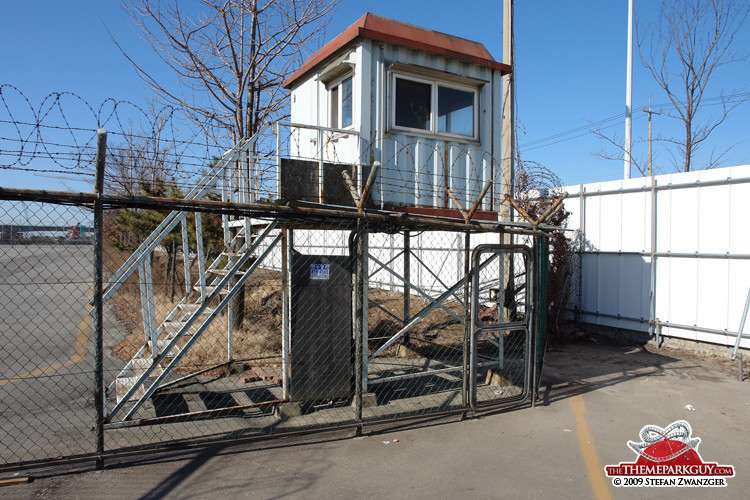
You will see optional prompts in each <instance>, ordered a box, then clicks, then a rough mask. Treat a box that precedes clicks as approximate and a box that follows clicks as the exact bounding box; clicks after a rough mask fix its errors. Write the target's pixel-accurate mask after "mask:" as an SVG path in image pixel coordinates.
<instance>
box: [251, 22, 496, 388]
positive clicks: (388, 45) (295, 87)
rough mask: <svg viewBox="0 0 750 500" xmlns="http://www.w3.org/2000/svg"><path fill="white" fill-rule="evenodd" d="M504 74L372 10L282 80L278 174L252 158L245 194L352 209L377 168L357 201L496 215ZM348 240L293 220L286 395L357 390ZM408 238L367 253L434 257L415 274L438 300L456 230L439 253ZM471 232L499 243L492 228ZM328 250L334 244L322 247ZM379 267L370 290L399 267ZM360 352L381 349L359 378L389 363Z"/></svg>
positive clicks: (482, 58) (444, 237)
mask: <svg viewBox="0 0 750 500" xmlns="http://www.w3.org/2000/svg"><path fill="white" fill-rule="evenodd" d="M510 70H511V68H510V66H508V65H505V64H502V63H499V62H497V61H495V60H494V59H493V57H492V56H491V54H490V53H489V51H488V50H487V49H486V48H485V47H484V46H483V45H482V44H480V43H477V42H473V41H470V40H466V39H462V38H459V37H456V36H452V35H448V34H445V33H439V32H435V31H432V30H428V29H425V28H421V27H417V26H413V25H409V24H405V23H402V22H399V21H395V20H392V19H386V18H383V17H380V16H377V15H374V14H371V13H367V14H365V15H364V16H362V17H361V18H360V19H358V20H357V21H356V22H355V23H354V24H352V25H351V26H350V27H348V28H347V29H346V30H344V31H343V32H342V33H340V34H339V35H337V36H336V37H334V38H333V39H332V40H331V41H330V42H329V43H327V44H326V45H325V46H323V47H322V48H321V49H320V50H318V51H317V52H315V53H314V54H313V55H312V56H310V57H309V58H308V59H307V60H306V61H305V62H304V63H303V64H302V66H301V67H300V68H299V70H298V71H296V72H295V73H294V74H293V75H292V76H291V77H289V78H288V79H287V80H286V81H285V82H284V87H285V88H286V89H288V90H289V91H290V93H291V99H290V102H291V110H290V111H291V113H290V121H289V122H288V123H285V122H279V123H276V124H275V126H274V135H275V136H276V139H275V141H276V154H275V156H276V174H275V176H268V175H266V177H263V175H264V172H266V171H267V170H268V169H263V168H258V167H256V169H255V171H254V172H255V179H256V180H255V181H253V182H251V189H256V190H257V191H256V193H255V194H254V196H252V197H253V198H254V199H256V200H259V199H265V195H264V193H266V194H270V196H269V197H270V198H271V199H274V200H277V201H280V202H282V203H294V204H301V205H308V206H320V205H325V206H327V207H331V206H334V207H352V206H357V205H358V198H359V196H361V195H362V193H363V192H364V191H365V184H366V182H367V180H368V178H369V177H370V175H371V173H372V170H373V169H377V172H376V176H375V177H374V178H375V182H374V184H373V185H372V186H371V193H370V195H369V197H368V198H367V200H365V201H366V203H363V207H365V208H370V209H381V210H386V211H389V212H405V213H409V214H415V215H427V216H439V217H452V218H457V219H461V220H463V219H464V215H465V214H466V211H467V209H468V208H470V207H472V206H475V211H474V212H473V213H472V215H471V218H472V219H474V220H477V219H479V220H487V221H498V220H499V217H500V216H499V214H500V213H501V203H502V202H503V201H504V196H505V195H506V194H508V193H509V192H510V188H511V186H510V180H509V179H510V174H509V172H503V171H502V166H501V162H500V158H501V129H502V127H501V120H502V78H503V76H504V75H507V74H509V73H510ZM269 186H273V188H271V189H269ZM264 187H265V189H267V191H262V189H263V188H264ZM333 233H340V234H339V235H336V234H333ZM347 235H348V232H346V231H336V230H330V229H329V230H326V231H318V230H315V229H295V230H294V238H293V239H291V240H290V241H293V242H294V243H293V244H292V243H290V247H292V248H293V249H292V251H291V252H290V254H289V258H290V260H291V263H290V266H289V269H290V270H289V272H290V282H291V304H290V308H291V318H290V330H291V331H290V333H289V345H288V353H289V362H288V363H287V364H286V365H285V369H284V371H285V374H286V375H287V377H286V380H288V382H289V385H288V388H287V390H285V393H286V394H288V396H289V398H290V399H291V400H292V401H297V402H304V401H321V400H331V399H337V398H344V397H348V396H351V395H352V394H353V392H352V391H353V387H354V385H355V383H354V375H355V372H356V370H355V369H354V357H355V353H356V346H355V345H354V341H353V338H354V334H353V327H352V324H353V317H352V272H353V269H352V266H351V261H352V256H351V255H349V249H348V248H347V246H346V245H345V244H343V242H344V241H346V236H347ZM411 239H412V237H411V236H410V235H409V233H408V231H407V232H406V234H405V237H404V239H402V240H401V239H400V240H398V241H396V240H394V238H393V235H381V234H375V233H373V234H370V235H369V253H370V258H371V259H372V258H374V259H378V260H380V261H382V262H390V261H389V259H391V260H392V256H393V255H394V254H396V253H398V252H403V253H404V255H407V257H408V256H409V255H413V256H414V261H423V262H429V261H440V262H442V264H441V265H440V266H438V268H437V270H438V272H437V275H435V276H431V275H429V274H428V273H419V272H415V273H414V274H413V275H412V277H411V278H409V280H410V282H411V284H413V285H415V286H416V287H418V288H421V289H423V290H426V295H430V294H432V295H435V296H437V295H439V294H440V293H442V292H443V290H440V288H441V287H442V285H443V284H445V283H452V282H454V281H455V277H456V276H459V275H462V273H463V271H464V269H463V266H464V264H463V262H462V261H461V259H460V258H459V259H456V258H453V257H452V256H451V255H452V254H451V252H454V251H455V248H454V242H456V243H455V244H457V245H459V246H461V245H463V237H462V236H461V237H460V238H459V239H458V240H456V233H445V234H441V235H437V236H436V238H435V240H437V241H442V242H443V244H444V248H439V247H436V245H434V244H432V243H428V242H427V241H426V239H424V243H422V240H421V239H417V238H413V239H414V240H415V241H414V242H412V241H411ZM326 240H327V241H329V243H327V244H321V243H320V242H321V241H326ZM335 240H338V241H339V242H340V244H339V246H340V248H338V249H337V248H336V244H335V243H333V244H332V243H331V241H335ZM473 241H474V243H473V245H479V244H483V243H492V242H495V243H496V242H497V236H495V237H494V239H493V238H492V236H488V237H477V238H475V239H474V240H473ZM324 247H328V248H329V249H328V250H326V251H325V252H321V249H322V248H324ZM427 247H429V249H427ZM466 250H468V249H463V251H466ZM373 266H375V264H373ZM408 266H409V264H408V262H407V263H406V264H403V265H402V267H401V269H405V268H406V267H408ZM377 267H378V268H379V270H376V271H375V272H373V273H372V274H371V275H369V276H368V278H367V281H366V282H365V284H364V285H363V286H364V287H365V289H367V288H368V287H372V288H375V289H377V288H380V289H386V288H390V289H392V288H393V273H390V274H389V271H388V269H387V267H388V266H377ZM500 272H502V271H500ZM497 279H498V280H499V281H502V280H503V278H502V276H497ZM368 349H369V352H372V351H376V350H377V345H375V344H373V345H369V346H368V345H367V342H366V341H365V345H364V346H363V347H362V351H363V352H362V353H361V354H362V358H363V359H365V360H368V359H370V358H372V363H368V362H367V361H365V367H364V370H363V379H364V385H366V384H367V380H368V374H369V375H372V374H373V373H375V372H377V371H378V368H377V367H378V366H379V363H381V364H383V362H382V358H381V357H379V356H374V357H373V356H369V355H368ZM384 366H385V365H384ZM391 368H392V367H391ZM391 368H383V370H387V371H389V373H390V371H392V370H391ZM405 369H406V370H407V371H408V370H411V368H405ZM383 373H385V372H383Z"/></svg>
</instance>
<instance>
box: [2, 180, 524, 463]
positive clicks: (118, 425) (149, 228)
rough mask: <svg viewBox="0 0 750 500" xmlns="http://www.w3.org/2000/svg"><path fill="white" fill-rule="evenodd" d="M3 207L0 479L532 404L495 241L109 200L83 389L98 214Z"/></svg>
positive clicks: (18, 195)
mask: <svg viewBox="0 0 750 500" xmlns="http://www.w3.org/2000/svg"><path fill="white" fill-rule="evenodd" d="M11 191H12V190H3V191H2V193H0V198H2V201H0V212H1V213H0V220H1V221H2V224H0V225H1V226H2V235H1V239H0V260H2V263H3V265H2V271H1V273H0V318H2V319H1V320H0V321H2V325H3V328H2V333H1V335H2V336H3V342H2V345H1V346H0V361H1V364H2V374H1V375H0V376H1V377H2V379H1V380H0V393H1V394H0V396H1V398H0V426H2V429H3V431H4V433H5V435H6V438H5V439H3V441H2V445H1V446H0V458H1V460H2V463H3V464H4V465H2V467H4V468H12V467H23V466H28V465H29V464H36V463H46V462H50V461H54V460H56V459H57V460H61V459H62V460H65V459H70V458H75V457H78V458H80V457H92V458H96V457H102V456H107V455H108V454H116V453H118V452H123V451H128V450H134V449H149V448H158V447H163V446H179V445H180V444H191V445H193V444H196V443H198V442H212V441H214V442H215V441H216V440H219V439H221V440H226V439H244V438H255V437H259V436H269V435H274V434H284V433H288V432H291V431H300V430H306V429H320V428H325V427H343V426H352V427H358V426H361V425H364V424H366V423H368V422H376V421H378V422H381V421H384V420H389V419H400V418H404V417H411V416H420V415H432V414H437V413H440V412H451V411H456V412H461V411H469V410H471V409H482V408H485V407H497V406H502V405H505V404H519V403H523V402H528V401H529V400H530V398H531V392H530V387H531V366H532V361H533V360H532V356H531V355H530V353H531V352H532V341H533V335H532V333H533V330H532V328H533V327H532V324H531V319H532V317H533V314H532V306H531V303H532V301H531V295H532V294H531V290H532V283H531V281H530V278H529V276H530V274H529V272H530V270H531V266H532V261H533V257H532V253H531V250H530V249H529V248H527V247H523V248H521V247H518V248H517V249H513V250H506V251H504V252H505V253H503V252H500V251H499V250H498V244H499V243H500V242H501V239H502V235H501V234H500V233H499V232H498V228H497V227H496V226H492V228H494V229H492V228H491V227H490V226H491V225H486V226H482V227H480V226H474V227H473V226H472V225H466V224H461V223H457V222H446V221H441V220H439V219H434V221H435V222H434V223H431V222H430V221H429V220H428V221H425V219H424V218H422V219H418V220H410V219H409V218H400V219H399V220H398V221H397V222H395V223H394V221H393V220H391V219H392V218H391V217H389V216H385V215H382V214H380V215H368V216H367V218H362V217H359V216H356V211H354V212H352V213H353V214H355V216H352V217H348V218H347V217H343V216H338V217H332V216H331V215H330V214H323V213H322V212H321V214H317V215H315V214H311V213H310V212H309V211H307V212H306V213H304V214H288V213H269V211H268V210H260V209H258V208H257V206H256V209H255V210H254V211H248V212H244V213H239V212H238V208H237V206H236V205H234V204H222V203H221V202H205V203H192V204H191V206H190V207H189V209H186V207H184V206H182V207H181V209H180V210H174V211H172V212H170V208H175V207H179V206H180V205H179V204H180V200H172V201H171V203H173V204H174V205H175V206H174V207H169V206H163V205H164V203H165V201H164V199H150V200H149V199H146V198H137V199H136V198H128V199H125V198H117V197H110V198H108V199H104V201H103V206H104V207H105V208H104V209H103V210H102V212H101V220H102V229H103V239H102V242H101V243H102V252H101V257H102V275H103V276H102V278H103V289H102V293H101V299H102V323H101V332H102V333H101V335H102V339H101V340H102V350H101V377H102V380H103V381H102V382H101V386H99V387H97V380H98V379H97V368H98V366H97V363H96V359H97V356H96V354H97V353H96V345H97V342H96V335H97V331H98V329H97V328H95V324H94V322H93V319H92V317H93V312H92V311H93V308H92V304H94V303H96V300H95V299H96V297H95V295H94V290H95V283H96V276H95V272H94V269H95V266H94V263H95V262H94V261H95V257H96V255H95V251H94V248H95V245H94V232H93V231H92V229H93V227H94V226H95V215H94V211H93V210H92V208H93V207H94V204H95V202H96V200H97V199H98V198H97V197H96V196H94V195H80V194H78V195H74V194H70V195H69V196H67V195H65V194H64V193H63V194H61V193H57V194H56V195H55V196H51V197H48V198H45V194H44V193H43V192H21V191H18V190H17V191H14V192H13V193H11ZM11 194H12V195H11ZM99 199H100V198H99ZM123 200H127V203H125V202H123ZM170 217H171V219H170ZM225 218H226V219H227V222H228V223H227V224H225V223H224V222H225ZM170 220H173V222H174V223H173V224H172V225H171V226H170V224H168V222H169V221H170ZM162 226H163V227H162ZM160 227H162V231H161V232H162V233H163V234H162V237H160V239H158V241H157V239H155V237H154V236H153V234H154V229H156V230H157V231H156V232H157V233H158V232H159V228H160ZM227 227H228V228H229V233H230V234H228V235H227V234H225V231H226V228H227ZM491 229H492V230H491ZM245 234H248V235H250V236H249V238H247V241H246V242H245V241H244V240H245V238H244V235H245ZM477 248H479V249H480V250H481V249H482V248H484V249H485V250H484V253H482V251H480V250H477ZM472 252H474V255H475V259H477V260H475V261H474V262H472ZM477 252H479V253H477ZM477 256H478V257H477ZM472 268H474V269H476V272H472ZM100 391H101V392H100ZM97 393H100V394H102V395H103V398H102V401H101V403H99V404H100V405H101V408H97V404H98V403H97V401H96V399H97V398H96V397H95V395H96V394H97ZM472 402H475V403H476V404H473V403H472ZM98 415H100V416H98ZM97 430H100V431H101V434H97ZM97 436H98V437H97Z"/></svg>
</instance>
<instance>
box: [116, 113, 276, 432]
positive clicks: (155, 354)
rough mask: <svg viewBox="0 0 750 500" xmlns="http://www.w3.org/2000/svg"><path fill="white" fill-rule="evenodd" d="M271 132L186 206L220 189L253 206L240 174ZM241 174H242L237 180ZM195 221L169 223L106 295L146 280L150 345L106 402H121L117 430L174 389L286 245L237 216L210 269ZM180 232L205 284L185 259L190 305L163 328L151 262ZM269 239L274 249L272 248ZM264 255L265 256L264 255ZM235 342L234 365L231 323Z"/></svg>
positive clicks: (209, 177)
mask: <svg viewBox="0 0 750 500" xmlns="http://www.w3.org/2000/svg"><path fill="white" fill-rule="evenodd" d="M266 129H267V127H263V128H262V129H261V130H260V131H259V132H258V133H257V134H256V135H255V136H254V137H253V138H251V139H250V140H247V141H245V142H242V143H239V144H237V145H236V146H234V147H233V148H232V149H230V150H229V151H227V152H226V153H225V154H224V155H222V157H221V158H220V159H219V160H218V161H217V163H216V165H215V166H214V167H213V168H212V169H211V170H210V171H209V172H208V173H207V174H206V175H205V176H204V177H203V178H202V179H201V180H200V181H199V182H198V183H197V184H196V186H195V187H194V188H193V189H192V190H191V191H190V192H189V193H188V194H187V195H186V196H185V199H186V200H198V199H202V198H204V197H205V196H206V195H207V194H208V193H209V192H211V191H214V190H217V189H220V190H221V194H222V201H225V202H234V203H248V202H249V201H250V192H249V185H250V183H249V180H248V174H249V172H250V171H252V168H237V169H235V168H233V167H234V166H235V165H238V164H239V165H245V166H249V167H252V165H253V157H252V154H253V153H252V152H253V146H254V145H255V141H256V140H257V137H259V135H260V134H261V133H263V132H264V131H265V130H266ZM235 171H237V172H239V173H240V174H239V175H238V176H235V175H233V174H234V172H235ZM188 214H189V212H187V211H173V212H171V213H170V214H169V215H167V216H166V217H165V218H164V220H163V221H162V222H161V223H160V224H159V226H158V227H157V228H156V229H155V230H154V231H153V232H152V233H151V234H150V235H149V236H148V237H147V238H146V239H145V241H144V242H143V243H142V244H141V245H140V246H139V247H138V249H136V250H135V252H134V253H133V254H132V255H131V256H130V257H129V258H128V259H127V261H126V262H125V263H124V264H123V265H122V266H121V267H120V269H118V270H117V272H115V274H114V275H113V276H112V278H111V279H110V280H109V281H108V283H107V284H106V286H105V288H104V291H103V301H107V300H109V299H111V298H112V297H113V296H114V294H115V293H116V292H117V290H118V289H119V288H120V286H122V285H123V284H124V283H125V281H126V280H127V279H128V278H129V277H130V276H131V275H132V274H133V273H135V272H136V271H137V272H138V274H139V284H140V295H141V309H142V314H143V325H144V333H145V339H144V343H143V345H142V346H141V347H140V349H139V350H138V351H137V352H136V354H135V355H134V356H133V357H132V358H131V359H130V360H129V361H128V362H127V363H126V365H125V366H124V367H123V368H122V370H121V371H120V372H119V373H118V375H117V376H116V377H115V378H114V380H112V381H111V383H110V384H109V385H108V386H107V389H106V395H105V396H111V395H114V396H115V399H116V403H115V405H114V406H113V407H112V409H111V410H110V411H108V412H107V411H106V410H105V413H106V415H107V420H108V421H110V422H111V421H112V418H113V417H114V416H115V415H116V414H118V413H120V412H121V411H124V410H125V409H126V408H127V411H126V413H125V415H124V417H123V420H128V419H131V418H132V417H133V415H134V414H135V412H136V411H138V409H139V408H140V407H141V406H142V405H143V404H144V403H145V402H146V401H147V400H148V399H149V398H150V397H151V396H152V395H153V394H154V392H155V391H156V390H158V389H159V388H160V387H161V386H163V385H164V384H165V383H167V382H168V377H169V375H170V374H171V373H172V372H173V370H174V368H175V366H176V365H177V363H178V362H179V361H180V359H181V358H182V357H183V356H184V355H185V354H186V353H187V352H188V351H189V350H190V348H191V347H192V346H193V345H194V344H195V342H197V340H198V339H199V338H200V337H201V335H202V334H203V333H204V332H205V331H206V330H207V328H208V327H209V325H210V324H211V323H212V322H213V321H214V320H215V319H216V318H217V317H218V316H219V315H220V314H222V313H223V312H224V311H225V310H226V309H228V308H229V304H230V302H231V299H232V297H233V296H234V295H235V294H236V293H237V292H238V291H239V290H240V289H241V288H242V287H243V286H244V284H245V282H246V281H247V279H248V277H249V276H250V274H251V273H252V272H253V271H254V270H255V269H256V268H257V266H258V264H259V263H260V262H261V261H262V260H263V259H264V258H265V257H266V256H267V255H268V254H269V253H270V252H271V250H272V249H273V248H274V247H275V246H276V244H277V243H278V242H279V241H280V239H281V236H280V234H278V232H275V234H272V232H273V229H274V227H275V224H269V225H268V226H265V230H264V231H263V232H262V233H261V234H258V235H253V233H252V230H251V225H250V219H249V218H248V217H239V218H234V219H230V217H229V216H227V215H223V216H222V223H223V228H224V249H223V251H222V252H221V253H220V255H219V256H218V257H216V258H215V259H214V260H213V262H211V263H210V264H209V265H208V266H207V267H206V265H205V256H204V248H203V231H202V220H201V215H200V212H195V233H196V234H195V236H196V238H195V241H196V244H195V248H194V249H191V248H190V245H189V239H188V229H189V228H188ZM178 224H180V225H181V229H182V244H183V248H182V251H183V255H185V256H188V255H190V253H191V251H194V252H195V254H196V255H197V261H198V280H197V282H196V283H192V282H191V281H192V280H191V270H190V262H189V259H188V258H187V257H186V258H184V262H185V264H184V267H185V287H186V289H185V298H183V299H182V300H181V301H180V302H179V303H178V304H177V305H176V306H175V307H174V309H172V311H170V313H169V314H168V315H167V316H166V317H165V319H164V320H163V321H162V322H161V323H160V324H158V325H157V323H156V312H155V308H154V290H153V281H152V276H151V275H152V272H151V255H152V253H153V252H154V250H155V249H156V248H157V247H158V246H159V245H160V244H161V243H162V241H163V240H164V239H165V238H166V237H167V236H168V235H169V234H170V233H172V231H174V230H175V228H176V227H177V225H178ZM273 236H275V238H274V237H273ZM267 238H268V239H269V240H271V241H270V242H269V241H266V239H267ZM261 243H263V245H262V246H261ZM259 248H262V251H261V252H260V253H259V252H258V250H259ZM227 335H228V346H227V350H228V352H227V358H228V360H231V357H232V347H231V336H232V331H231V322H229V326H228V332H227ZM106 399H107V398H106V397H105V400H106ZM131 403H132V406H131V405H130V404H131Z"/></svg>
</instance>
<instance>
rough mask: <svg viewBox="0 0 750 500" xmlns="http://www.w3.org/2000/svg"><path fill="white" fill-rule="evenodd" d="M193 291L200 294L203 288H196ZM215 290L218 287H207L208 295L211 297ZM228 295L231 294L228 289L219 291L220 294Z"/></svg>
mask: <svg viewBox="0 0 750 500" xmlns="http://www.w3.org/2000/svg"><path fill="white" fill-rule="evenodd" d="M193 290H195V291H196V292H200V290H201V287H200V286H194V287H193ZM214 290H216V286H215V285H206V295H211V294H212V293H213V292H214ZM227 293H229V291H228V290H227V289H226V288H222V289H221V290H220V291H219V294H227Z"/></svg>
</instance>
